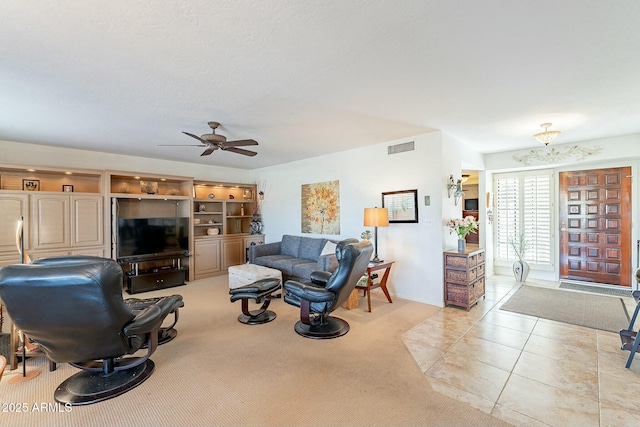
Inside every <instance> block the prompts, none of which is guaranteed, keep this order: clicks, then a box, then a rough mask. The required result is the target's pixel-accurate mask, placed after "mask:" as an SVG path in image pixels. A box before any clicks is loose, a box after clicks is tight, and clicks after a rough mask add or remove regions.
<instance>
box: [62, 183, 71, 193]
mask: <svg viewBox="0 0 640 427" xmlns="http://www.w3.org/2000/svg"><path fill="white" fill-rule="evenodd" d="M62 191H64V192H65V193H73V185H63V186H62Z"/></svg>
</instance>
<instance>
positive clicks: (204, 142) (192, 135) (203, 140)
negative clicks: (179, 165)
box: [182, 132, 209, 145]
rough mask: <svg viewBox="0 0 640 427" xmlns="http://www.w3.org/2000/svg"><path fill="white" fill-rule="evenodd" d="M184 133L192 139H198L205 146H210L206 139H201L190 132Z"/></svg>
mask: <svg viewBox="0 0 640 427" xmlns="http://www.w3.org/2000/svg"><path fill="white" fill-rule="evenodd" d="M182 133H184V134H185V135H189V136H190V137H191V138H195V139H197V140H198V141H200V142H202V143H203V144H205V145H209V141H207V140H206V139H202V138H200V137H199V136H198V135H194V134H192V133H189V132H182Z"/></svg>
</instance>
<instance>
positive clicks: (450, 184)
mask: <svg viewBox="0 0 640 427" xmlns="http://www.w3.org/2000/svg"><path fill="white" fill-rule="evenodd" d="M455 189H456V182H455V181H454V180H453V175H449V182H447V192H448V193H449V198H451V192H452V191H454V190H455Z"/></svg>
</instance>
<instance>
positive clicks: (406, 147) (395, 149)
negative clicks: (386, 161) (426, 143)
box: [387, 141, 416, 154]
mask: <svg viewBox="0 0 640 427" xmlns="http://www.w3.org/2000/svg"><path fill="white" fill-rule="evenodd" d="M415 149H416V147H415V142H414V141H411V142H403V143H402V144H396V145H390V146H388V147H387V154H398V153H404V152H405V151H413V150H415Z"/></svg>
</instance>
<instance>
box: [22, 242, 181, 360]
mask: <svg viewBox="0 0 640 427" xmlns="http://www.w3.org/2000/svg"><path fill="white" fill-rule="evenodd" d="M103 259H104V258H100V257H97V256H90V255H72V256H61V257H50V258H40V259H37V260H35V261H33V262H32V263H33V264H60V263H64V264H69V263H72V262H80V263H82V262H87V261H101V260H103ZM170 297H171V298H172V299H171V301H173V307H172V309H171V311H170V313H173V322H171V324H170V325H166V326H161V327H160V329H159V330H158V345H162V344H166V343H168V342H169V341H171V340H173V339H174V338H175V337H176V336H178V331H177V330H176V328H175V326H176V323H178V318H179V314H180V313H179V309H180V308H181V307H184V302H183V301H182V296H181V295H171V296H170ZM160 298H161V297H155V298H146V299H140V298H127V299H125V300H124V303H125V305H126V306H127V308H128V309H129V310H131V311H132V312H133V314H138V313H139V312H140V311H142V310H144V309H145V308H147V307H149V306H150V305H153V304H155V303H157V302H158V300H160ZM146 346H147V345H146V343H145V344H143V345H142V348H146Z"/></svg>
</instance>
